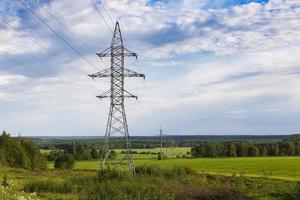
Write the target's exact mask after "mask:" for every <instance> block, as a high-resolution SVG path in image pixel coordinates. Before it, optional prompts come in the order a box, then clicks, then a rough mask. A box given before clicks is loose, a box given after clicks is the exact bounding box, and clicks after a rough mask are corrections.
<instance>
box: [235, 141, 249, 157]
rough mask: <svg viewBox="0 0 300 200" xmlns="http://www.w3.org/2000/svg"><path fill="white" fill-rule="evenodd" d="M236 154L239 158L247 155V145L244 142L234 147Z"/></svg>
mask: <svg viewBox="0 0 300 200" xmlns="http://www.w3.org/2000/svg"><path fill="white" fill-rule="evenodd" d="M236 154H237V156H239V157H242V156H247V155H248V144H247V143H245V142H240V143H238V144H237V147H236Z"/></svg>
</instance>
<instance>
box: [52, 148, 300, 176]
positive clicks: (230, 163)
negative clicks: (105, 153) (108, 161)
mask: <svg viewBox="0 0 300 200" xmlns="http://www.w3.org/2000/svg"><path fill="white" fill-rule="evenodd" d="M162 150H163V152H164V153H165V154H166V155H167V159H163V160H157V155H156V154H134V155H133V156H134V159H135V163H136V165H137V166H141V165H159V166H162V167H167V168H171V167H173V166H177V167H189V168H191V169H193V170H195V171H196V172H197V173H207V174H218V175H225V176H234V175H238V176H240V175H242V176H249V177H268V178H273V179H282V180H291V181H300V157H241V158H181V157H182V155H186V154H187V152H189V151H190V148H189V147H182V148H179V147H178V148H173V149H171V148H168V149H167V148H163V149H162ZM115 151H116V152H117V153H118V154H117V156H122V155H121V150H115ZM134 151H136V152H139V153H141V152H153V153H158V152H159V151H160V149H159V148H154V149H134ZM176 156H177V157H178V156H179V157H180V158H179V159H178V158H176ZM99 164H100V162H99V161H98V160H97V161H77V162H76V163H75V167H74V168H75V169H77V170H97V169H99ZM48 168H49V169H53V163H48Z"/></svg>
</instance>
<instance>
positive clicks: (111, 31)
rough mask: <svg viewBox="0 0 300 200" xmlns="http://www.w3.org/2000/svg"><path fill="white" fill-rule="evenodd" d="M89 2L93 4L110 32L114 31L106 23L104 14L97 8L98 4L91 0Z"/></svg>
mask: <svg viewBox="0 0 300 200" xmlns="http://www.w3.org/2000/svg"><path fill="white" fill-rule="evenodd" d="M91 3H92V4H93V6H94V7H95V8H96V10H97V12H98V14H99V16H100V17H101V19H102V20H103V21H104V23H105V24H106V26H107V27H108V29H109V30H110V32H111V33H114V32H113V30H112V28H111V27H110V26H109V25H108V23H107V21H106V20H105V18H104V16H103V15H102V14H101V11H100V9H99V8H98V6H97V5H96V4H95V2H94V1H93V0H91Z"/></svg>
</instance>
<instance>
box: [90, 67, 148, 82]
mask: <svg viewBox="0 0 300 200" xmlns="http://www.w3.org/2000/svg"><path fill="white" fill-rule="evenodd" d="M121 76H123V77H141V78H143V79H145V78H146V76H145V74H142V73H139V72H135V71H133V70H130V69H126V68H125V69H124V72H123V73H117V74H114V77H121ZM89 77H91V78H93V79H94V78H105V77H112V71H111V69H110V68H108V69H105V70H102V71H100V72H97V73H95V74H90V75H89Z"/></svg>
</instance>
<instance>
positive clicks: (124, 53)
mask: <svg viewBox="0 0 300 200" xmlns="http://www.w3.org/2000/svg"><path fill="white" fill-rule="evenodd" d="M117 48H121V47H117ZM123 48H124V49H123V50H124V51H120V53H114V54H113V56H124V57H131V56H133V57H135V58H136V59H137V56H138V55H137V53H134V52H132V51H130V50H129V49H127V48H125V47H123ZM114 50H116V49H112V47H108V48H107V49H105V50H104V51H102V52H101V53H97V55H98V56H99V57H100V58H104V57H111V56H112V52H114Z"/></svg>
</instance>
